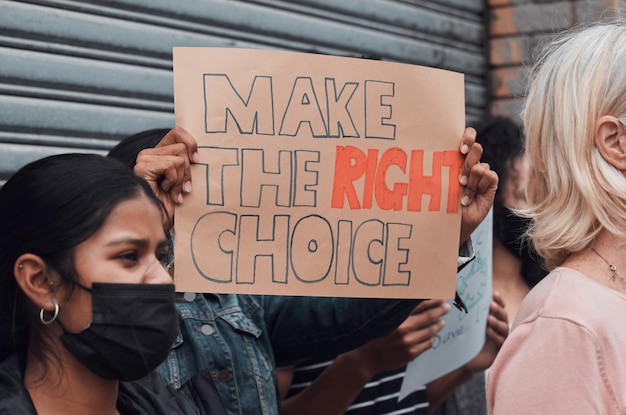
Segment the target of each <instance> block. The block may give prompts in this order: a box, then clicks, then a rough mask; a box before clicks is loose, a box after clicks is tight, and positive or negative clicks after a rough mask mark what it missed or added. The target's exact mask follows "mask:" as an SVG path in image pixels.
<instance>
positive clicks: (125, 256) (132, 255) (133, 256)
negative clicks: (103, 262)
mask: <svg viewBox="0 0 626 415" xmlns="http://www.w3.org/2000/svg"><path fill="white" fill-rule="evenodd" d="M117 258H118V259H121V260H123V261H133V262H134V261H137V260H138V259H139V256H138V255H137V252H135V251H129V252H124V253H122V254H120V255H118V256H117Z"/></svg>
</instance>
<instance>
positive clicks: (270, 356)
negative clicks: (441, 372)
mask: <svg viewBox="0 0 626 415" xmlns="http://www.w3.org/2000/svg"><path fill="white" fill-rule="evenodd" d="M418 303H419V300H359V299H338V298H311V297H271V296H260V297H252V296H248V295H233V294H230V295H221V294H218V295H214V294H206V295H202V294H191V293H185V294H180V295H179V297H178V301H177V306H178V311H179V313H180V317H181V320H182V321H181V324H180V333H179V335H178V338H177V339H176V342H175V344H174V346H173V348H172V350H171V352H170V354H169V356H168V357H167V359H166V360H165V362H163V363H162V364H161V366H160V367H159V369H158V371H159V373H160V374H161V376H163V377H164V378H165V379H166V380H167V381H168V382H170V384H172V385H173V386H174V387H175V388H179V387H180V386H181V385H182V384H184V383H185V382H187V380H189V379H190V378H191V377H193V376H194V375H195V374H197V373H198V372H200V371H204V370H208V371H209V373H211V376H212V377H213V379H214V383H215V386H216V387H217V390H218V392H219V394H220V396H221V398H222V402H223V404H224V406H225V408H226V411H227V413H229V414H241V415H252V414H264V415H270V414H271V415H273V414H278V413H279V412H280V410H279V408H280V405H279V398H278V388H277V382H276V373H275V370H276V367H277V365H278V366H286V365H291V364H295V363H297V362H298V361H301V360H304V359H315V358H320V359H323V358H332V357H334V356H336V355H337V354H340V353H343V352H345V351H348V350H351V349H353V348H355V347H357V346H359V345H360V344H363V343H365V342H366V341H368V340H370V339H371V338H373V337H377V336H383V335H386V334H387V333H389V332H391V331H392V330H393V329H394V328H395V327H397V326H398V325H399V324H400V323H401V322H402V321H403V320H404V319H405V318H406V316H408V314H409V313H410V312H411V310H412V309H413V308H414V307H415V306H416V305H417V304H418Z"/></svg>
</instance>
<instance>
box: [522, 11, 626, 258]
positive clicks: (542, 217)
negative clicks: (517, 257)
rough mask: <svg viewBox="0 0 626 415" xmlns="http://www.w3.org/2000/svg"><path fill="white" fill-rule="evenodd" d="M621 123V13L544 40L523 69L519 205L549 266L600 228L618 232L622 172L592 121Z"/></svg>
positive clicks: (625, 76) (624, 219)
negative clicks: (604, 152)
mask: <svg viewBox="0 0 626 415" xmlns="http://www.w3.org/2000/svg"><path fill="white" fill-rule="evenodd" d="M604 115H612V116H615V117H617V118H618V119H619V120H620V122H621V123H622V124H623V125H624V127H625V128H626V26H625V22H624V21H620V22H612V23H599V24H595V25H592V26H588V27H585V28H577V29H573V30H570V31H568V32H566V33H564V34H562V35H561V36H559V37H558V38H556V39H555V40H553V41H552V42H551V43H550V44H548V45H547V46H546V47H545V49H544V51H543V53H542V55H541V57H540V58H539V59H538V60H537V62H536V63H535V65H534V67H533V69H532V72H531V83H530V87H529V90H528V95H527V99H526V102H525V105H524V109H523V110H522V119H523V122H524V127H525V134H526V151H527V154H528V157H529V161H530V175H529V184H528V188H527V198H528V202H529V205H530V207H529V208H528V209H525V210H523V211H522V212H521V213H522V214H523V215H524V216H527V217H530V218H532V219H533V225H532V226H531V227H530V229H529V232H528V234H529V236H530V237H531V238H532V240H533V243H534V245H535V249H536V250H537V252H538V253H539V254H540V255H541V256H543V257H544V258H545V260H546V263H547V264H548V266H549V267H551V268H552V267H554V266H558V265H560V264H561V263H562V262H563V261H564V260H565V259H566V258H567V257H568V256H569V255H570V254H572V253H574V252H578V251H580V250H582V249H584V248H586V247H588V246H589V245H590V244H591V243H592V242H593V240H594V238H595V237H596V236H597V234H598V232H599V231H600V230H601V229H603V228H604V229H607V230H609V231H610V232H612V233H615V234H618V235H624V234H625V228H624V225H626V178H625V177H624V175H623V174H622V172H620V171H619V170H617V169H616V168H615V167H613V166H612V165H610V164H609V163H607V162H606V161H605V160H604V159H603V158H602V156H601V155H600V153H599V151H598V150H597V148H596V146H595V144H594V131H595V126H596V121H597V120H598V118H600V117H602V116H604Z"/></svg>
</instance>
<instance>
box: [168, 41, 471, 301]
mask: <svg viewBox="0 0 626 415" xmlns="http://www.w3.org/2000/svg"><path fill="white" fill-rule="evenodd" d="M463 82H464V80H463V75H462V74H458V73H453V72H449V71H443V70H437V69H433V68H426V67H418V66H413V65H406V64H398V63H390V62H380V61H371V60H364V59H355V58H343V57H334V56H323V55H312V54H304V53H296V52H284V51H262V50H246V49H228V48H174V99H175V113H176V124H177V125H179V126H181V127H183V128H185V129H186V130H187V131H188V132H190V133H191V134H192V135H193V136H194V137H195V138H196V139H197V140H198V143H199V146H200V148H199V155H200V162H199V163H197V164H194V165H193V166H192V180H193V191H192V192H191V194H190V195H188V196H187V197H186V198H185V202H184V204H183V205H182V206H181V207H177V209H176V217H175V224H176V247H175V256H176V275H175V283H176V288H177V290H178V291H195V292H221V293H255V294H278V295H319V296H344V297H364V298H367V297H396V298H451V297H453V296H454V287H455V281H456V266H457V261H456V258H457V255H458V240H459V231H460V203H459V199H460V188H459V183H458V177H459V175H460V168H461V166H462V156H461V154H460V152H459V151H458V148H459V141H460V138H461V135H462V133H463V130H464V118H465V116H464V87H463Z"/></svg>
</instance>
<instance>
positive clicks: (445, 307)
mask: <svg viewBox="0 0 626 415" xmlns="http://www.w3.org/2000/svg"><path fill="white" fill-rule="evenodd" d="M441 307H442V308H443V311H445V312H446V313H447V312H448V311H450V304H448V303H443V305H442V306H441Z"/></svg>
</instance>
